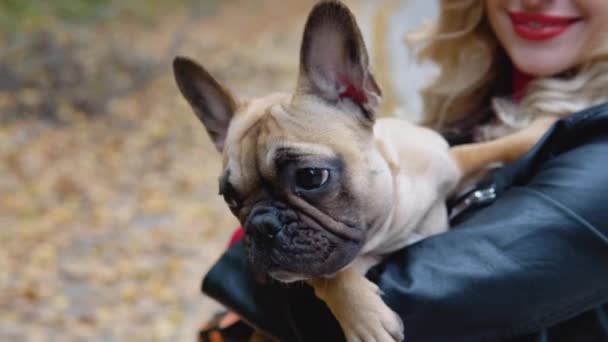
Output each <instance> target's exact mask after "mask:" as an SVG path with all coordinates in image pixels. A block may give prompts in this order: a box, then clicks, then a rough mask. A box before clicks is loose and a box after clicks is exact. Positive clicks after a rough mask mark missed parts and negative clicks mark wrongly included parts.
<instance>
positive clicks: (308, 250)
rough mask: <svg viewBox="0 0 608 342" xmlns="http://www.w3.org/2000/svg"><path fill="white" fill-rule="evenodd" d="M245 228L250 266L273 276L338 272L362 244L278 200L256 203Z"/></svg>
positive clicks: (315, 274) (316, 274)
mask: <svg viewBox="0 0 608 342" xmlns="http://www.w3.org/2000/svg"><path fill="white" fill-rule="evenodd" d="M244 228H245V233H246V234H245V247H246V249H247V254H248V257H249V261H250V263H251V264H252V266H253V268H254V269H255V270H256V271H260V272H266V273H269V274H271V275H272V274H276V275H281V274H291V275H294V274H295V275H298V277H300V276H319V275H326V274H332V273H335V272H336V271H338V270H339V269H341V268H342V267H344V266H345V265H346V264H348V263H349V262H350V261H352V259H353V258H354V257H355V256H356V253H357V252H358V250H359V249H360V247H361V241H362V240H352V239H344V237H342V236H339V235H336V234H333V233H332V230H331V229H328V228H327V227H324V226H322V225H321V224H320V223H319V222H318V221H317V220H315V219H314V218H312V217H309V216H307V215H306V214H304V213H302V212H298V211H297V210H296V209H295V208H292V207H291V206H288V205H285V204H284V203H282V202H278V203H277V202H276V201H272V202H261V203H258V204H256V205H255V206H254V207H253V209H252V210H251V212H250V213H249V216H248V217H247V220H246V221H245V224H244ZM276 278H277V279H278V280H282V281H285V279H279V278H281V277H276ZM289 278H290V279H291V278H293V277H291V276H290V277H289Z"/></svg>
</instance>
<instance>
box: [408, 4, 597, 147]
mask: <svg viewBox="0 0 608 342" xmlns="http://www.w3.org/2000/svg"><path fill="white" fill-rule="evenodd" d="M484 7H485V6H484V1H481V0H441V1H440V15H439V18H438V20H437V22H436V23H435V24H434V25H432V26H431V27H427V28H426V29H424V30H420V31H418V32H415V33H414V34H412V35H410V36H408V41H409V42H410V43H413V42H414V43H415V42H422V43H423V45H422V48H421V49H420V50H419V51H418V54H417V57H418V59H419V60H430V61H431V62H434V63H435V64H436V65H437V66H438V67H439V75H438V77H437V78H436V79H435V80H434V82H433V83H432V84H431V85H430V86H428V87H427V88H425V89H423V91H422V99H423V103H424V117H423V121H422V124H424V125H427V126H430V127H432V128H434V129H436V130H438V131H439V132H441V133H443V134H444V135H446V136H448V137H452V138H456V139H462V138H463V137H467V136H468V137H470V138H473V139H474V140H488V139H492V138H496V137H498V136H501V135H504V134H506V133H508V132H510V131H513V130H515V129H518V128H521V127H523V126H525V125H527V124H528V123H529V122H530V121H531V120H533V119H534V118H536V117H538V116H542V115H552V116H560V117H562V116H566V115H569V114H572V113H574V112H576V111H579V110H582V109H584V108H586V107H589V106H592V105H595V104H599V103H602V102H608V53H607V52H608V39H607V42H606V44H605V46H601V47H598V49H597V50H595V51H590V53H589V59H588V61H586V62H585V63H584V65H578V66H576V67H574V68H573V69H572V70H569V71H567V72H564V73H563V74H560V75H556V76H554V77H550V78H538V79H535V80H534V81H532V82H531V83H530V84H529V86H528V91H527V92H526V94H525V96H524V97H523V98H522V99H521V101H519V103H514V102H513V101H512V100H511V97H512V95H513V94H512V90H511V89H500V88H501V87H503V88H504V87H505V85H506V86H507V87H508V86H509V85H510V84H511V78H512V66H511V62H510V60H509V58H508V56H507V55H506V52H505V51H504V50H503V49H502V47H501V46H500V43H499V42H498V40H497V38H496V36H495V35H494V32H493V31H492V28H491V27H490V24H489V22H488V20H487V16H486V15H485V13H484V12H485V8H484Z"/></svg>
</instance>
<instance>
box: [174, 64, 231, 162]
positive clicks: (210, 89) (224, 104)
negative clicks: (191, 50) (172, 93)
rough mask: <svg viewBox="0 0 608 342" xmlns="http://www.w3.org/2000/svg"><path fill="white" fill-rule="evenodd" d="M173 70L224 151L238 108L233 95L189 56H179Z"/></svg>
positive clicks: (177, 80)
mask: <svg viewBox="0 0 608 342" xmlns="http://www.w3.org/2000/svg"><path fill="white" fill-rule="evenodd" d="M173 73H174V75H175V81H176V82H177V85H178V87H179V90H180V91H181V92H182V94H183V95H184V97H185V98H186V100H188V102H189V103H190V105H191V106H192V109H194V113H196V116H197V117H198V118H199V119H200V120H201V122H202V123H203V125H205V128H206V129H207V132H208V133H209V136H210V137H211V140H212V141H213V143H214V144H215V147H216V148H217V150H218V151H220V152H222V150H223V148H224V141H225V140H226V134H227V132H228V125H229V124H230V120H231V119H232V116H233V114H234V111H235V109H236V102H235V101H234V98H233V97H232V95H231V94H230V92H229V91H228V90H226V89H224V88H223V87H222V86H221V85H220V84H219V83H218V82H217V81H216V80H215V79H214V78H213V76H211V75H210V74H209V73H208V72H207V70H205V69H204V68H203V67H202V66H200V65H198V64H197V63H196V62H194V61H192V60H190V59H188V58H185V57H176V58H175V59H174V60H173Z"/></svg>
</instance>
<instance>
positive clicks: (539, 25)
mask: <svg viewBox="0 0 608 342" xmlns="http://www.w3.org/2000/svg"><path fill="white" fill-rule="evenodd" d="M526 26H528V27H530V28H543V27H545V26H547V25H545V24H543V23H539V22H537V21H531V22H529V23H527V24H526Z"/></svg>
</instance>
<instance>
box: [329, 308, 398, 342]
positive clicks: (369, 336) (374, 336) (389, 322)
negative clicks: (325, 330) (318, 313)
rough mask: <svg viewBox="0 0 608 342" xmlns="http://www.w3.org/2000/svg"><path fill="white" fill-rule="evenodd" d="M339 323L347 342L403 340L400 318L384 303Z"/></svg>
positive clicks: (390, 341) (391, 341) (395, 341)
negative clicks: (370, 310) (381, 306)
mask: <svg viewBox="0 0 608 342" xmlns="http://www.w3.org/2000/svg"><path fill="white" fill-rule="evenodd" d="M383 304H384V303H383ZM340 323H341V324H342V330H343V331H344V336H345V337H346V340H347V341H348V342H368V341H373V342H401V341H403V323H402V322H401V318H399V316H397V314H395V313H394V312H393V311H392V310H391V309H389V308H388V307H387V306H386V305H384V307H383V308H382V309H380V308H375V310H374V311H373V312H367V314H365V315H361V316H358V315H351V317H350V319H344V320H341V321H340Z"/></svg>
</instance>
